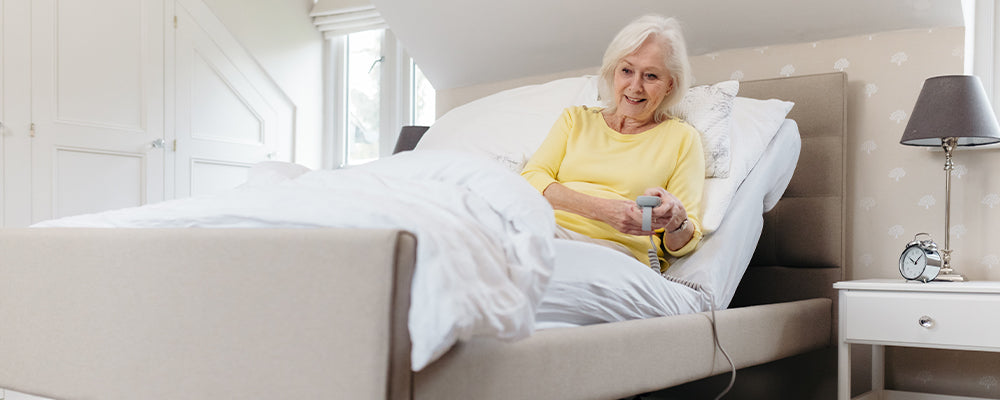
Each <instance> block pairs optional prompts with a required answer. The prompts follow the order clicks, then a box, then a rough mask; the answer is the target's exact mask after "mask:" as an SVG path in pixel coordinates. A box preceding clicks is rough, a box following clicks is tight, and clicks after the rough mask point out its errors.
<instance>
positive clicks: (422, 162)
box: [36, 151, 555, 371]
mask: <svg viewBox="0 0 1000 400" xmlns="http://www.w3.org/2000/svg"><path fill="white" fill-rule="evenodd" d="M36 226H39V227H55V226H61V227H84V226H85V227H136V228H162V227H218V228H223V227H225V228H232V227H248V228H249V227H268V228H279V227H280V228H289V227H294V228H309V227H356V228H401V229H405V230H408V231H410V232H413V233H414V234H415V235H416V236H417V267H416V270H415V272H414V278H413V286H412V293H411V308H410V314H409V330H410V336H411V341H412V343H413V348H412V355H411V359H412V368H413V370H414V371H418V370H420V369H422V368H423V367H424V366H426V365H427V364H429V363H430V362H432V361H434V360H435V359H436V358H437V357H439V356H440V355H441V354H443V353H444V352H445V351H447V350H448V349H449V348H450V347H451V346H452V345H453V344H454V343H455V342H456V341H457V340H462V339H468V338H470V337H472V336H473V335H490V336H494V337H498V338H501V339H511V340H513V339H519V338H523V337H526V336H528V335H530V334H531V332H532V331H533V328H534V321H535V318H534V315H535V311H536V307H537V306H538V303H539V301H540V299H541V297H542V294H543V292H544V290H545V287H546V285H547V284H548V281H549V277H550V275H551V273H552V268H553V264H554V258H555V256H554V253H555V250H554V247H553V239H552V237H553V230H554V228H555V221H554V219H553V213H552V208H551V207H550V206H549V204H548V202H547V201H545V199H544V198H543V197H542V196H540V195H539V194H538V192H537V191H536V190H535V189H534V188H532V187H531V186H530V185H528V183H527V182H526V181H524V179H522V178H521V177H520V176H519V175H517V174H514V173H512V172H510V171H509V170H507V169H505V168H503V167H502V166H500V165H499V164H496V163H494V162H491V161H488V160H484V159H481V158H476V157H473V156H469V155H464V154H461V153H452V152H443V151H419V152H407V153H401V154H398V155H395V156H393V157H389V158H385V159H381V160H378V161H375V162H372V163H369V164H366V165H363V166H359V167H354V168H348V169H341V170H320V171H310V172H305V173H302V174H301V175H299V176H297V177H295V178H294V179H292V178H285V177H282V176H281V174H271V175H269V176H268V179H258V180H256V181H255V180H253V179H251V180H250V181H249V182H248V184H247V185H244V186H242V187H240V188H237V189H234V190H231V191H227V192H224V193H221V194H218V195H212V196H202V197H193V198H187V199H180V200H173V201H167V202H162V203H157V204H152V205H147V206H143V207H136V208H128V209H121V210H115V211H108V212H102V213H96V214H87V215H81V216H75V217H67V218H62V219H57V220H51V221H46V222H42V223H39V224H37V225H36ZM386 251H389V249H386Z"/></svg>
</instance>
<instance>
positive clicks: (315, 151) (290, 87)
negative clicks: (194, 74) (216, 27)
mask: <svg viewBox="0 0 1000 400" xmlns="http://www.w3.org/2000/svg"><path fill="white" fill-rule="evenodd" d="M204 2H205V4H206V5H208V6H209V8H211V9H212V11H213V12H214V13H215V15H216V16H217V17H218V18H219V20H221V21H222V23H223V24H225V25H226V28H228V29H229V31H230V32H231V33H232V34H233V36H235V37H236V39H237V40H239V41H240V43H241V44H242V45H243V47H245V48H246V49H247V51H248V52H249V53H250V54H251V55H252V56H253V57H254V58H256V59H257V62H258V63H260V65H261V66H262V67H263V68H264V70H266V71H267V73H268V74H270V76H271V78H272V79H274V80H275V82H276V83H277V84H278V85H279V86H280V87H281V89H282V90H283V91H284V92H285V94H286V95H287V96H288V97H289V98H290V99H291V100H292V102H294V103H295V128H296V129H295V131H296V133H295V162H297V163H299V164H302V165H305V166H308V167H310V168H319V167H320V166H321V164H322V163H321V160H322V133H323V114H322V113H323V66H324V65H325V64H324V62H323V43H324V41H323V36H322V34H321V33H320V32H319V31H318V30H317V29H316V27H315V26H314V25H313V23H312V18H311V17H309V11H310V10H312V7H313V0H254V2H253V5H252V6H248V5H247V4H246V1H244V0H204Z"/></svg>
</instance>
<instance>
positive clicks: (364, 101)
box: [326, 29, 435, 168]
mask: <svg viewBox="0 0 1000 400" xmlns="http://www.w3.org/2000/svg"><path fill="white" fill-rule="evenodd" d="M330 54H331V57H330V64H329V65H330V71H331V72H332V73H331V74H330V75H331V78H332V79H330V81H331V85H330V86H328V91H329V92H330V93H329V96H328V98H329V99H330V101H329V103H330V104H332V107H329V108H328V109H327V113H328V114H329V117H328V121H329V124H328V126H329V127H330V129H328V136H329V137H330V138H331V139H332V140H330V142H329V143H330V145H329V146H328V148H329V151H328V152H327V153H326V154H328V157H327V158H328V159H329V160H328V162H327V165H328V166H330V167H333V168H336V167H343V166H351V165H358V164H363V163H366V162H369V161H372V160H375V159H378V158H379V157H382V156H387V155H389V154H391V153H392V149H393V147H394V145H395V141H396V136H397V135H398V133H399V130H400V128H401V127H402V126H403V125H414V124H420V125H430V124H431V123H433V122H434V101H435V96H434V95H435V92H434V88H433V87H432V86H431V85H430V82H428V81H427V78H426V77H424V74H423V72H421V71H420V68H419V67H418V66H417V65H416V64H415V63H414V62H413V60H412V59H411V58H410V57H409V55H408V54H406V52H405V51H404V50H403V49H402V47H401V46H399V44H398V42H397V41H396V39H395V37H394V36H393V35H392V32H391V31H388V30H384V29H378V30H369V31H363V32H357V33H351V34H349V35H345V36H340V37H336V38H332V39H330Z"/></svg>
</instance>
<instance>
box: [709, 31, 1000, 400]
mask: <svg viewBox="0 0 1000 400" xmlns="http://www.w3.org/2000/svg"><path fill="white" fill-rule="evenodd" d="M964 32H965V31H964V29H963V28H937V29H931V30H909V31H896V32H883V33H878V34H873V35H865V36H858V37H847V38H840V39H833V40H824V41H819V42H812V43H799V44H793V45H781V46H768V47H760V48H752V49H735V50H727V51H723V52H718V53H713V54H706V55H702V56H697V57H693V58H692V60H691V63H692V70H693V71H694V74H695V78H696V80H697V81H698V82H701V83H710V82H716V81H720V80H725V79H742V80H748V79H761V78H772V77H778V76H790V75H805V74H814V73H822V72H830V71H845V72H847V78H848V92H849V93H848V104H847V107H848V111H847V112H848V141H847V146H848V147H847V149H848V158H847V163H848V171H847V173H848V187H847V190H848V197H849V199H850V201H849V203H848V218H849V222H848V251H847V256H848V262H849V263H848V265H847V278H848V279H866V278H898V277H899V272H898V270H897V261H898V258H899V254H900V252H901V251H902V249H903V245H905V244H906V243H907V242H908V241H910V240H911V239H912V238H913V235H914V234H916V233H918V232H928V233H930V234H931V235H932V236H933V238H934V239H935V241H936V242H937V243H938V244H939V245H941V246H943V245H944V236H943V235H944V202H945V196H944V194H945V193H944V179H945V176H944V152H943V151H941V150H938V149H934V150H931V149H929V148H924V147H911V146H904V145H901V144H899V139H900V137H901V136H902V134H903V129H904V128H905V126H906V122H907V121H908V119H909V113H910V112H911V111H912V110H913V104H914V103H915V102H916V99H917V95H918V94H919V93H920V88H921V85H922V84H923V81H924V80H925V79H926V78H929V77H931V76H937V75H949V74H961V73H962V72H963V56H964V55H963V49H964V47H963V45H964V40H965V39H964V34H965V33H964ZM954 162H955V164H956V165H955V169H954V170H953V171H952V193H951V194H952V199H951V201H952V204H951V248H952V249H953V250H954V253H953V266H954V268H955V269H956V271H958V272H960V273H963V274H965V275H966V276H967V277H969V278H970V279H975V280H1000V246H998V245H997V243H998V242H1000V174H997V172H996V171H1000V149H990V148H987V149H983V148H981V147H980V148H975V149H973V148H959V149H958V150H956V151H955V154H954ZM856 353H857V352H856ZM862 353H866V352H862ZM855 356H856V357H854V360H855V361H854V366H855V368H854V369H855V371H854V374H855V376H856V377H855V382H857V381H858V375H859V374H860V375H863V374H867V373H868V372H867V371H868V369H867V366H866V365H864V364H862V363H865V362H868V361H865V360H863V359H861V358H863V357H864V356H865V354H860V355H859V354H855ZM857 356H860V357H861V358H859V357H857ZM886 361H887V362H886V385H887V387H889V388H896V389H901V390H910V391H920V392H945V393H949V394H955V395H964V396H978V397H983V398H1000V384H998V382H1000V374H998V373H997V371H1000V358H998V357H997V356H996V355H995V353H977V352H962V351H948V350H927V349H914V348H888V349H887V351H886ZM862 380H863V379H862Z"/></svg>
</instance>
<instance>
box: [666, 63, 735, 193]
mask: <svg viewBox="0 0 1000 400" xmlns="http://www.w3.org/2000/svg"><path fill="white" fill-rule="evenodd" d="M739 91H740V83H739V81H724V82H719V83H716V84H713V85H702V86H695V87H692V88H691V89H689V90H688V92H687V94H686V95H685V96H684V98H683V99H681V102H680V103H678V104H677V105H675V106H673V108H672V109H671V111H672V113H673V114H674V115H677V116H678V117H680V118H682V119H684V120H685V121H687V122H688V123H689V124H691V126H694V128H695V129H697V130H698V132H699V133H700V134H701V146H702V148H703V149H704V151H705V177H706V178H725V177H727V176H729V168H730V162H731V159H732V156H731V150H730V139H729V136H730V131H731V130H732V126H733V113H732V111H733V99H734V98H735V97H736V93H737V92H739Z"/></svg>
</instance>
